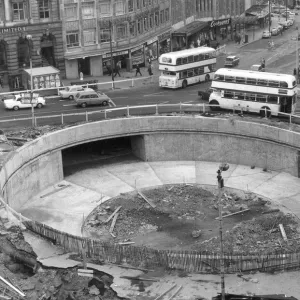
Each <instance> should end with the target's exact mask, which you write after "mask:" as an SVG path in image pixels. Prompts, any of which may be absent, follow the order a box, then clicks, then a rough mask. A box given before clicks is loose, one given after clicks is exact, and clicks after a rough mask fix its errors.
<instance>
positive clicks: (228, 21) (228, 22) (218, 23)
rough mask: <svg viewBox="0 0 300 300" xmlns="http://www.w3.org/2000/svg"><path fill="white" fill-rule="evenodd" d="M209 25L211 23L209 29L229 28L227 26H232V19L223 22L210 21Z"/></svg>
mask: <svg viewBox="0 0 300 300" xmlns="http://www.w3.org/2000/svg"><path fill="white" fill-rule="evenodd" d="M208 23H209V27H211V28H215V27H221V26H227V25H230V23H231V19H230V18H228V19H222V20H214V21H210V22H208Z"/></svg>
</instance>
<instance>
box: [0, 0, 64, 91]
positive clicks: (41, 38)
mask: <svg viewBox="0 0 300 300" xmlns="http://www.w3.org/2000/svg"><path fill="white" fill-rule="evenodd" d="M30 58H31V59H32V65H33V67H42V66H49V65H52V66H54V67H56V68H57V69H59V70H60V71H61V73H64V60H63V39H62V23H61V20H60V9H59V2H58V1H57V0H0V76H1V78H2V80H3V82H4V84H5V85H7V84H8V85H9V87H10V89H11V90H18V89H22V88H23V82H22V80H23V79H22V71H23V70H24V69H28V68H29V66H30Z"/></svg>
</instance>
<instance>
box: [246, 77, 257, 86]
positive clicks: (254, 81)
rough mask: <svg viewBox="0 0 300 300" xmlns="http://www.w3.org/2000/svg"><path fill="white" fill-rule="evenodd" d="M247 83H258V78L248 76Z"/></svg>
mask: <svg viewBox="0 0 300 300" xmlns="http://www.w3.org/2000/svg"><path fill="white" fill-rule="evenodd" d="M246 83H247V84H251V85H256V79H255V78H246Z"/></svg>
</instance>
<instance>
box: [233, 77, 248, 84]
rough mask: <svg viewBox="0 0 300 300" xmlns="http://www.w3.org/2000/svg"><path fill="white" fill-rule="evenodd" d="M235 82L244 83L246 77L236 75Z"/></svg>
mask: <svg viewBox="0 0 300 300" xmlns="http://www.w3.org/2000/svg"><path fill="white" fill-rule="evenodd" d="M235 81H236V83H246V79H245V78H244V77H236V78H235Z"/></svg>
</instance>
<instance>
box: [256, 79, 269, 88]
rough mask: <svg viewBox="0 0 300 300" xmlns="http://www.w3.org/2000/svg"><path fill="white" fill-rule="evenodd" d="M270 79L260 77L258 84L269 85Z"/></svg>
mask: <svg viewBox="0 0 300 300" xmlns="http://www.w3.org/2000/svg"><path fill="white" fill-rule="evenodd" d="M267 84H268V81H267V80H264V79H258V80H257V85H262V86H267Z"/></svg>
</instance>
